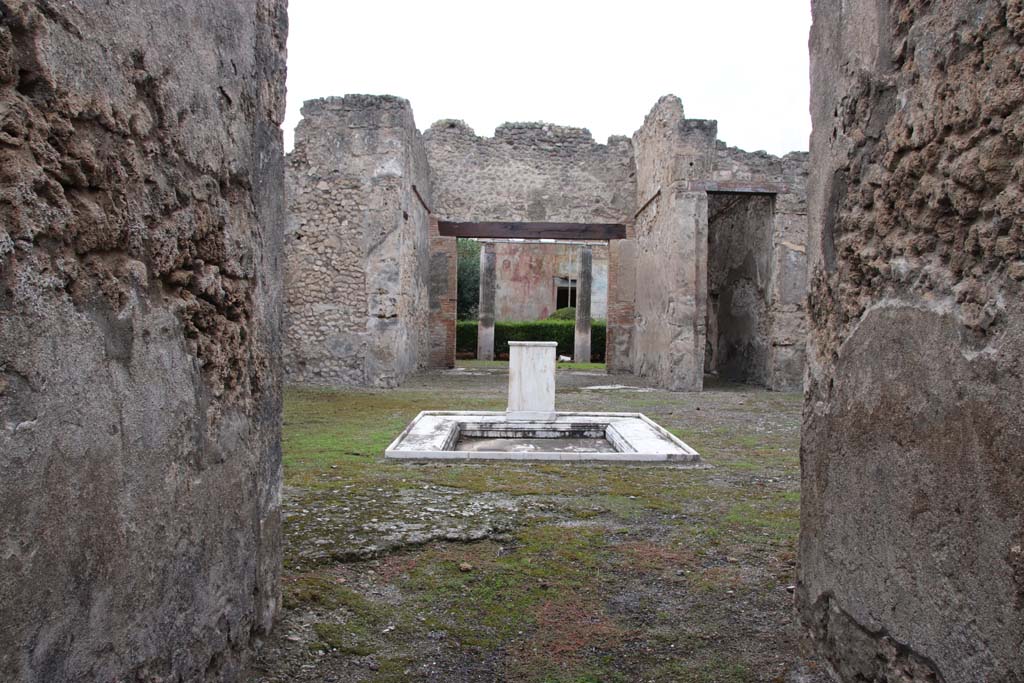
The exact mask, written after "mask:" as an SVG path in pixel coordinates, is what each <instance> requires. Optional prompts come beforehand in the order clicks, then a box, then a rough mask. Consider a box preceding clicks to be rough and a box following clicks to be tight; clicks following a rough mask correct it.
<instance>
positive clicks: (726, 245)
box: [704, 193, 775, 385]
mask: <svg viewBox="0 0 1024 683" xmlns="http://www.w3.org/2000/svg"><path fill="white" fill-rule="evenodd" d="M774 216H775V198H774V197H772V196H771V195H757V194H720V193H711V194H709V195H708V306H707V343H706V344H705V356H704V368H705V371H707V372H715V373H718V375H719V376H720V377H722V378H723V379H728V380H731V381H735V382H747V383H751V384H760V385H767V384H768V368H769V356H770V351H771V347H772V339H771V320H770V313H769V305H768V289H769V280H770V277H771V260H772V228H773V220H774ZM708 352H710V353H708Z"/></svg>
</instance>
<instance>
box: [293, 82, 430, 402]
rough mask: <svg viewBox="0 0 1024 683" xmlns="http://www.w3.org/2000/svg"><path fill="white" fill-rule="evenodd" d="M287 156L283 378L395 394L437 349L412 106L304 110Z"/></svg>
mask: <svg viewBox="0 0 1024 683" xmlns="http://www.w3.org/2000/svg"><path fill="white" fill-rule="evenodd" d="M302 115H303V118H302V121H301V122H300V123H299V126H298V127H297V128H296V131H295V149H294V151H293V152H292V153H291V154H289V155H288V165H287V172H286V185H287V194H288V207H289V211H288V223H287V227H286V231H285V257H286V262H285V278H286V280H285V283H286V284H285V289H286V296H287V301H286V309H285V335H286V336H285V356H284V359H285V373H286V381H289V382H298V383H313V384H328V385H351V386H385V387H387V386H396V385H398V384H400V383H401V382H402V381H403V380H404V379H405V377H407V376H408V375H409V374H410V373H411V372H414V371H415V370H416V369H417V368H419V367H421V366H423V365H425V364H426V363H427V358H428V355H429V348H430V329H429V316H430V302H429V295H428V282H429V278H430V242H429V221H430V212H429V210H428V209H427V206H428V204H427V202H429V201H430V200H429V198H430V174H429V170H428V167H427V161H426V155H425V153H424V150H423V146H422V143H421V141H420V136H419V133H418V132H417V130H416V125H415V122H414V121H413V115H412V109H411V108H410V106H409V103H408V102H406V101H405V100H402V99H400V98H397V97H387V96H383V97H374V96H367V95H349V96H347V97H343V98H341V97H331V98H326V99H321V100H312V101H309V102H306V104H305V105H304V106H303V108H302Z"/></svg>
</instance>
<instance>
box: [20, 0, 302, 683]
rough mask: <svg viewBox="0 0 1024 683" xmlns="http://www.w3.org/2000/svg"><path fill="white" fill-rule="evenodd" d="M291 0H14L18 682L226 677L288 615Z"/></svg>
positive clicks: (231, 676) (232, 675) (230, 676)
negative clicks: (277, 618) (284, 593)
mask: <svg viewBox="0 0 1024 683" xmlns="http://www.w3.org/2000/svg"><path fill="white" fill-rule="evenodd" d="M286 32H287V19H286V15H285V6H284V3H283V2H277V1H274V0H260V1H258V2H249V1H242V0H216V1H214V0H197V1H195V2H190V3H185V4H177V5H173V6H172V5H168V4H167V3H163V2H155V1H148V0H147V1H141V2H140V1H133V2H128V1H127V0H111V1H109V2H104V3H98V2H94V3H42V2H28V1H21V0H6V1H5V2H3V3H0V529H3V535H2V540H0V547H2V550H0V605H2V607H0V612H2V617H0V621H2V626H0V679H2V680H4V681H26V682H27V681H40V682H42V681H47V682H49V681H86V680H89V681H93V680H94V681H120V680H133V681H143V680H145V681H154V680H166V681H169V680H187V681H227V680H234V679H235V678H236V677H237V675H238V672H239V670H240V668H241V667H242V666H243V664H244V658H245V652H246V650H247V648H248V647H249V645H250V643H251V641H252V639H253V638H254V637H255V636H258V635H259V634H261V633H263V632H265V631H267V630H268V629H269V627H270V625H271V621H272V618H273V616H274V614H275V613H276V611H277V609H278V603H279V592H278V586H277V579H278V574H279V568H280V561H281V537H280V508H279V504H280V485H281V469H280V468H281V460H280V455H281V454H280V432H279V420H280V407H281V404H280V339H279V323H280V314H281V283H280V280H281V270H280V260H279V250H280V229H281V224H282V219H283V186H282V177H283V169H282V142H281V132H280V129H279V125H280V121H281V119H282V116H283V109H284V76H285V63H284V47H285V34H286Z"/></svg>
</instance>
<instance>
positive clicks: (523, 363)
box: [508, 341, 558, 419]
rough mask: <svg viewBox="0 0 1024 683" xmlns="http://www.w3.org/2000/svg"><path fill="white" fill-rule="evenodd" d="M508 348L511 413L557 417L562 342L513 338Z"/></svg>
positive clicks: (519, 415) (513, 414)
mask: <svg viewBox="0 0 1024 683" xmlns="http://www.w3.org/2000/svg"><path fill="white" fill-rule="evenodd" d="M508 349H509V354H508V413H509V415H511V416H515V417H525V418H532V419H554V417H555V354H556V353H557V349H558V342H520V341H510V342H509V343H508Z"/></svg>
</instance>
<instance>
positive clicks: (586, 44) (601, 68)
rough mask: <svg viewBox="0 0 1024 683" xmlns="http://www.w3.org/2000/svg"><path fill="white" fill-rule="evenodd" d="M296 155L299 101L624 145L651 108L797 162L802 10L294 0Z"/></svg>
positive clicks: (801, 3) (791, 0)
mask: <svg viewBox="0 0 1024 683" xmlns="http://www.w3.org/2000/svg"><path fill="white" fill-rule="evenodd" d="M288 14H289V19H290V23H291V28H290V31H289V38H288V111H287V114H286V117H285V123H284V127H285V148H286V149H289V150H290V149H291V147H292V137H293V131H294V129H295V125H296V124H297V123H298V121H299V118H300V114H299V109H300V107H301V106H302V102H303V101H304V100H308V99H313V98H317V97H326V96H328V95H344V94H347V93H367V94H389V95H399V96H401V97H404V98H406V99H408V100H409V101H410V102H412V107H413V113H414V114H415V116H416V125H417V126H418V127H419V129H420V130H425V129H426V128H429V127H430V124H431V123H433V122H434V121H437V120H438V119H443V118H454V119H462V120H464V121H466V123H468V124H469V125H470V126H471V127H472V128H473V129H474V130H475V131H476V133H477V134H478V135H487V136H490V135H492V134H493V132H494V128H495V127H496V126H498V125H500V124H501V123H504V122H505V121H548V122H550V123H557V124H561V125H570V126H579V127H583V128H588V129H590V131H591V132H592V133H593V134H594V138H595V139H596V140H597V141H598V142H604V141H605V140H606V139H607V137H608V136H609V135H632V133H633V131H635V130H636V129H637V128H638V127H639V126H640V124H641V123H643V119H644V116H645V115H646V114H647V112H648V111H650V109H651V107H652V106H653V105H654V103H655V101H657V99H658V97H660V96H661V95H665V94H668V93H672V94H675V95H678V96H679V97H680V98H681V99H682V101H683V106H684V108H685V109H686V115H687V117H689V118H708V119H717V120H718V137H719V139H721V140H724V141H726V142H728V143H729V144H730V145H734V146H737V147H742V148H743V149H746V150H748V151H754V150H758V149H765V150H768V151H769V152H771V153H773V154H780V155H781V154H785V153H786V152H790V151H793V150H806V149H807V139H808V135H809V134H810V128H811V122H810V115H809V114H808V74H807V69H808V66H807V33H808V30H809V28H810V23H811V16H810V2H809V0H675V1H672V0H662V1H660V2H659V1H655V0H629V1H625V2H602V1H601V0H591V1H589V2H577V1H575V0H571V1H564V0H546V1H538V0H510V1H508V2H501V3H498V2H488V1H487V0H476V1H475V2H468V1H463V0H419V1H414V2H406V1H405V0H387V1H385V0H354V1H353V0H290V1H289V9H288Z"/></svg>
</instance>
